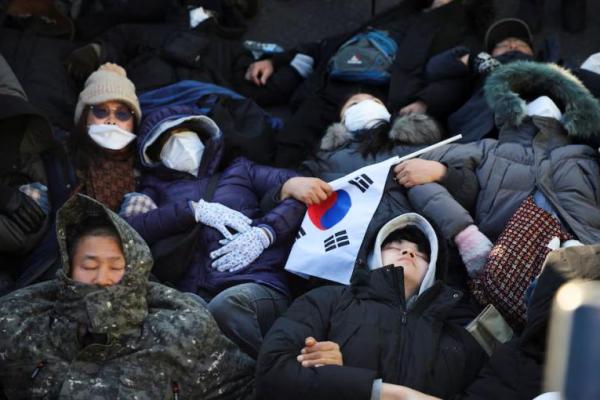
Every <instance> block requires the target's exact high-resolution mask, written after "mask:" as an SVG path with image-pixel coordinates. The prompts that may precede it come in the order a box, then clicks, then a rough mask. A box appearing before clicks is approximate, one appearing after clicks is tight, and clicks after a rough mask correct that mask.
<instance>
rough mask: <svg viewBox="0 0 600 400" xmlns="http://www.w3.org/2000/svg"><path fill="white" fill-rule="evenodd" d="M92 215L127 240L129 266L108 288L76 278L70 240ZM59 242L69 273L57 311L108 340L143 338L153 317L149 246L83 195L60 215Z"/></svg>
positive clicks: (63, 275) (64, 274) (62, 274)
mask: <svg viewBox="0 0 600 400" xmlns="http://www.w3.org/2000/svg"><path fill="white" fill-rule="evenodd" d="M89 216H106V217H107V218H108V220H109V221H110V222H112V224H113V226H114V227H115V228H116V230H117V232H118V233H119V236H120V237H121V244H122V248H123V252H124V253H125V261H126V267H125V274H124V276H123V278H122V279H121V281H120V282H119V283H117V284H116V285H113V286H109V287H104V288H102V287H99V286H95V285H88V284H84V283H80V282H76V281H74V280H73V279H71V277H70V275H71V271H70V260H69V253H68V251H67V239H66V238H67V236H68V232H69V230H70V229H73V227H74V226H76V225H78V224H81V223H82V221H83V220H84V219H85V218H86V217H89ZM57 238H58V243H59V246H60V252H61V258H62V264H63V268H62V270H60V271H59V272H58V279H59V282H60V289H59V292H58V296H57V302H56V305H55V308H56V311H57V312H58V313H59V314H62V315H68V316H69V317H70V318H73V319H75V320H76V321H77V322H78V323H79V324H80V325H83V326H85V327H86V328H87V330H88V331H89V332H90V333H93V334H105V335H107V338H108V339H109V340H112V339H115V338H119V337H121V336H123V335H133V336H138V335H139V330H140V327H141V326H142V322H143V320H144V318H146V315H147V313H148V306H147V299H146V294H147V290H148V276H149V274H150V270H151V269H152V255H151V253H150V249H149V248H148V245H147V244H146V242H144V240H143V239H142V238H141V237H140V235H139V234H138V233H137V232H136V231H135V230H134V229H133V228H132V227H131V226H129V225H128V224H127V223H126V222H125V221H123V220H122V219H121V218H120V217H119V216H118V215H117V214H115V213H114V212H112V211H110V210H109V209H108V208H106V207H104V206H103V205H102V204H101V203H99V202H97V201H96V200H94V199H92V198H90V197H87V196H84V195H81V194H79V195H76V196H74V197H72V198H71V199H70V200H69V201H67V202H66V203H65V205H64V206H63V207H62V208H61V209H60V210H59V211H58V214H57Z"/></svg>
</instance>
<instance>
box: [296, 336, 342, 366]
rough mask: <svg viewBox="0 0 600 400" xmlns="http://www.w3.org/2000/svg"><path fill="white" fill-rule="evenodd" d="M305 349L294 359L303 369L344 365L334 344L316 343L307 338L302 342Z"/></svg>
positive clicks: (314, 340) (340, 354)
mask: <svg viewBox="0 0 600 400" xmlns="http://www.w3.org/2000/svg"><path fill="white" fill-rule="evenodd" d="M304 344H305V347H303V348H302V350H301V351H300V355H299V356H298V357H296V359H297V360H298V362H300V363H301V364H302V366H303V367H306V368H310V367H322V366H324V365H344V361H343V359H342V352H341V351H340V346H339V345H338V344H337V343H335V342H317V340H316V339H315V338H314V337H312V336H309V337H307V338H306V340H305V341H304Z"/></svg>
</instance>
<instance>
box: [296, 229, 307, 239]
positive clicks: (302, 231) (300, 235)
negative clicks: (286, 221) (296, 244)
mask: <svg viewBox="0 0 600 400" xmlns="http://www.w3.org/2000/svg"><path fill="white" fill-rule="evenodd" d="M304 235H306V232H305V231H304V229H302V227H300V229H299V230H298V233H296V240H298V239H300V238H301V237H302V236H304Z"/></svg>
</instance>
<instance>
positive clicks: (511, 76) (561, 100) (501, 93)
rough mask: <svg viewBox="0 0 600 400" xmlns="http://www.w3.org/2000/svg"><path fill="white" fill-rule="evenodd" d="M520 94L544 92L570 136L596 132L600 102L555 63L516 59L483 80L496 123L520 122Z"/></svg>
mask: <svg viewBox="0 0 600 400" xmlns="http://www.w3.org/2000/svg"><path fill="white" fill-rule="evenodd" d="M524 94H527V95H529V96H532V95H533V96H534V97H538V96H541V95H547V96H548V97H550V98H551V99H552V100H553V101H554V102H555V103H556V104H557V105H559V107H561V106H562V108H563V117H562V124H563V126H564V128H565V129H566V131H567V133H568V135H569V136H570V137H571V138H572V139H578V140H582V141H586V140H589V139H593V138H597V137H598V135H600V104H599V103H598V100H596V99H595V98H594V96H592V94H591V93H590V92H589V91H588V90H587V89H586V88H585V86H583V84H582V83H581V82H580V81H579V80H578V79H577V78H576V77H575V76H574V75H573V74H571V73H570V72H569V71H568V70H566V69H564V68H562V67H559V66H558V65H555V64H544V63H538V62H532V61H516V62H513V63H509V64H505V65H502V66H500V67H499V68H498V69H496V70H495V71H494V72H493V73H492V75H491V76H490V77H489V78H488V79H487V80H486V83H485V97H486V100H487V102H488V105H489V106H490V108H491V109H492V111H493V112H494V116H495V121H496V125H497V126H499V127H500V126H504V125H506V126H509V127H517V126H520V125H521V123H522V122H523V120H524V119H525V117H526V116H527V108H526V102H525V100H524V99H523V98H522V96H523V95H524Z"/></svg>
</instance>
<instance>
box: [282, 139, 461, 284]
mask: <svg viewBox="0 0 600 400" xmlns="http://www.w3.org/2000/svg"><path fill="white" fill-rule="evenodd" d="M460 137H461V136H460V135H457V136H454V137H452V138H450V139H447V140H445V141H443V142H440V143H436V144H435V145H432V146H429V147H426V148H424V149H421V150H419V151H417V152H414V153H411V154H409V155H407V156H404V157H392V158H390V159H388V160H385V161H382V162H380V163H377V164H372V165H368V166H366V167H363V168H361V169H359V170H357V171H354V172H352V173H350V174H348V175H346V176H344V177H342V178H339V179H336V180H334V181H332V182H330V183H329V184H330V185H331V187H332V189H333V190H334V192H333V193H332V194H331V196H329V198H328V199H327V200H325V201H324V202H321V203H320V204H315V205H312V206H310V207H309V208H308V210H307V212H306V215H305V216H304V220H303V221H302V226H301V227H300V229H299V231H298V234H297V235H296V242H295V243H294V246H293V247H292V250H291V252H290V255H289V257H288V261H287V263H286V265H285V269H286V270H287V271H289V272H293V273H296V274H298V275H301V276H307V275H310V276H315V277H319V278H323V279H327V280H330V281H334V282H339V283H343V284H349V283H350V277H351V276H352V271H353V269H354V263H355V260H356V256H357V254H358V250H359V249H360V245H361V243H362V241H363V239H364V236H365V232H366V230H367V227H368V226H369V223H370V222H371V219H372V218H373V214H374V213H375V210H377V207H378V206H379V202H380V201H381V197H382V195H383V189H384V187H385V182H386V180H387V176H388V174H389V172H390V169H391V167H392V166H394V165H396V164H398V163H400V162H401V161H404V160H407V159H409V158H414V157H417V156H418V155H420V154H423V153H425V152H427V151H430V150H433V149H434V148H436V147H439V146H441V145H444V144H447V143H449V142H451V141H455V140H458V139H460Z"/></svg>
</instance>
